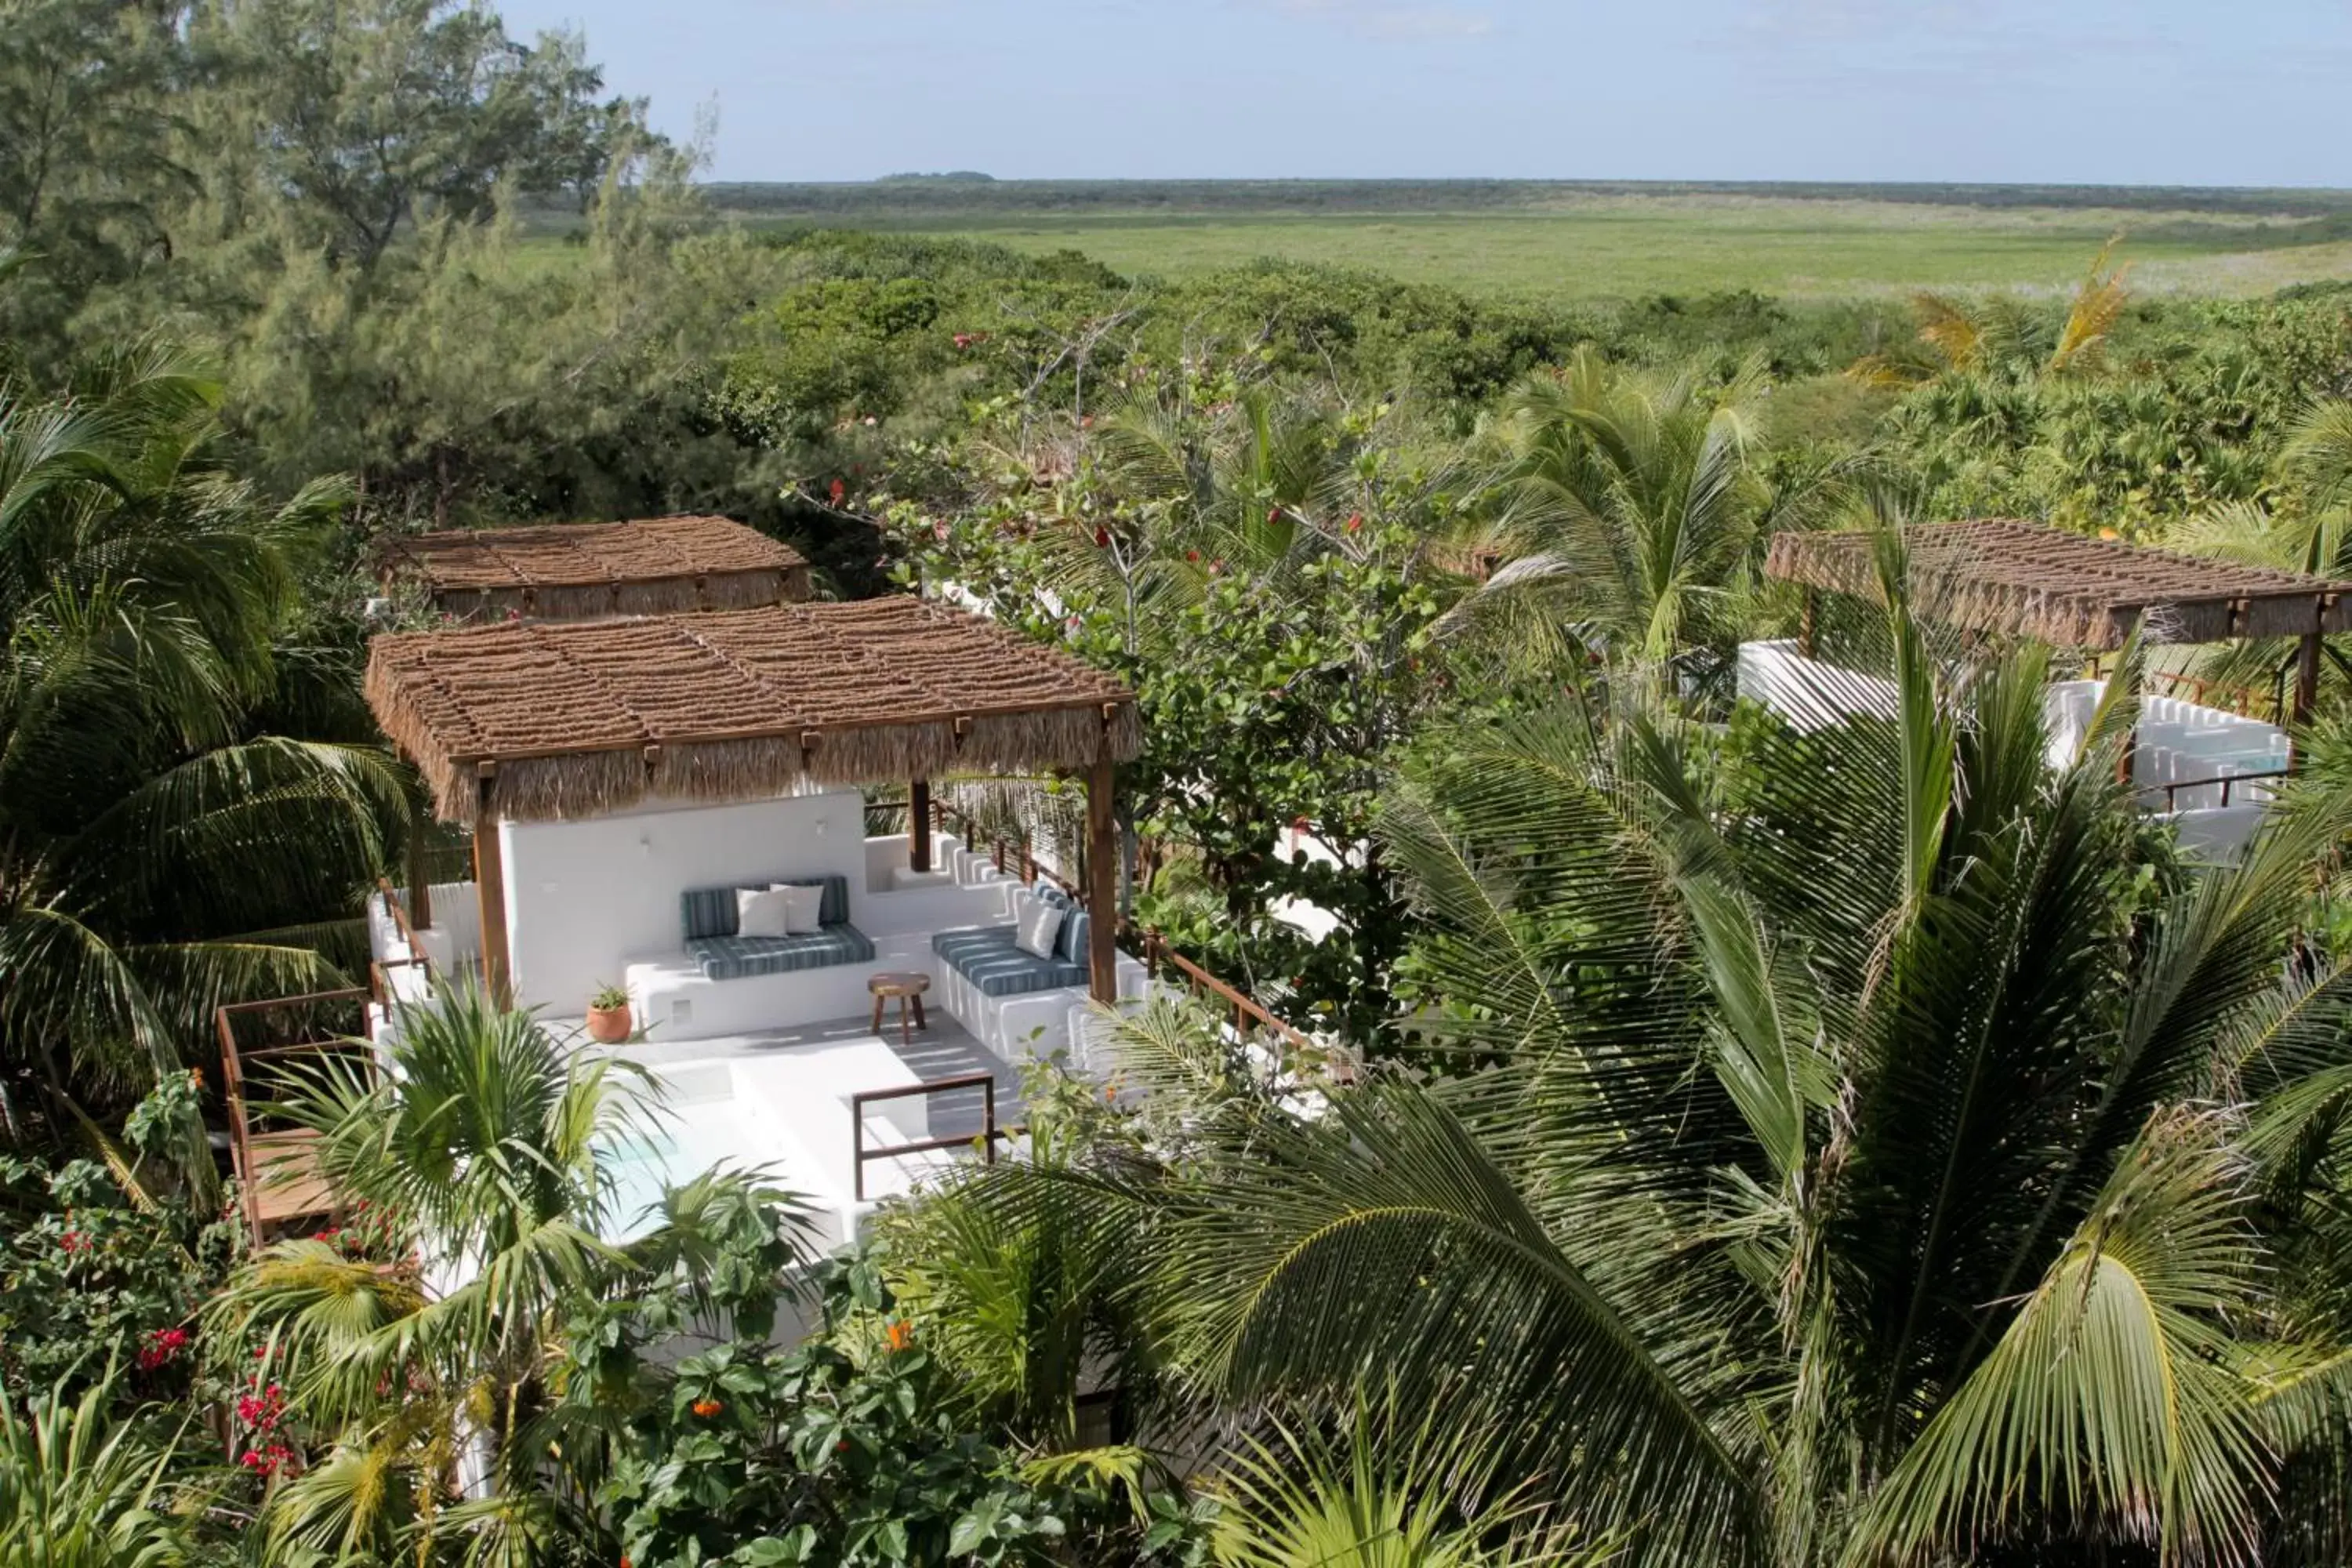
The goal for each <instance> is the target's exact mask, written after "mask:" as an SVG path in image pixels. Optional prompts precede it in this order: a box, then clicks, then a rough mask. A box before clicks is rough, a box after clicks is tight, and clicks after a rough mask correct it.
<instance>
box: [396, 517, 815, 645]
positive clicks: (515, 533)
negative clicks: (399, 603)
mask: <svg viewBox="0 0 2352 1568" xmlns="http://www.w3.org/2000/svg"><path fill="white" fill-rule="evenodd" d="M383 574H384V577H385V580H386V581H387V582H390V581H393V580H395V579H400V578H406V579H408V580H410V581H413V582H415V583H417V584H420V585H422V586H423V587H424V589H425V594H426V595H427V596H429V597H430V598H431V600H432V602H433V605H434V607H435V608H436V609H437V610H440V611H441V612H442V613H444V614H445V615H450V616H457V618H458V619H460V620H475V621H486V620H497V621H503V620H509V619H514V618H516V617H522V618H526V619H531V620H551V621H576V620H594V619H599V618H602V617H605V616H656V615H666V614H668V613H670V612H672V611H677V610H740V609H749V608H750V607H751V606H752V605H774V604H781V603H782V602H783V601H785V600H788V599H805V598H807V597H808V594H809V583H808V563H807V562H806V561H804V560H803V559H802V558H801V556H800V553H799V552H797V551H795V550H793V548H792V547H791V546H790V545H786V544H782V543H779V542H777V541H775V540H772V539H770V538H769V537H768V536H767V535H766V534H764V533H761V532H760V531H757V530H756V529H751V528H746V527H744V526H743V525H742V524H741V523H740V522H736V521H732V520H731V519H728V518H723V517H653V518H646V519H643V520H641V521H635V522H558V523H542V524H540V525H538V526H536V527H531V528H494V529H463V530H457V531H450V532H445V533H421V534H416V535H414V536H412V537H409V538H406V539H400V540H395V541H394V542H392V543H391V544H390V545H388V546H386V547H385V550H384V553H383Z"/></svg>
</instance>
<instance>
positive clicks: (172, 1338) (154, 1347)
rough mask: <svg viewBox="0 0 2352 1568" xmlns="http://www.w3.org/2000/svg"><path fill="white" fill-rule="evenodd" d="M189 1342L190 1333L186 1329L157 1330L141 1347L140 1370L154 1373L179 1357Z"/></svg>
mask: <svg viewBox="0 0 2352 1568" xmlns="http://www.w3.org/2000/svg"><path fill="white" fill-rule="evenodd" d="M187 1342H188V1331H187V1330H185V1329H157V1330H156V1331H154V1332H153V1333H151V1334H149V1335H148V1336H147V1342H146V1343H145V1344H143V1345H142V1346H140V1347H139V1370H140V1371H142V1372H153V1371H154V1370H155V1369H156V1368H157V1367H159V1366H162V1365H163V1364H164V1363H167V1362H169V1361H171V1360H172V1359H173V1357H175V1356H177V1355H178V1354H179V1353H180V1352H181V1351H182V1350H183V1349H184V1348H185V1347H186V1345H187Z"/></svg>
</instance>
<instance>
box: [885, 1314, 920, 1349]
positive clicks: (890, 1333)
mask: <svg viewBox="0 0 2352 1568" xmlns="http://www.w3.org/2000/svg"><path fill="white" fill-rule="evenodd" d="M883 1334H884V1337H885V1338H887V1339H888V1340H889V1342H890V1348H891V1349H892V1350H894V1351H902V1350H905V1349H906V1348H907V1347H908V1345H911V1344H913V1343H914V1342H915V1329H914V1325H913V1324H911V1323H908V1322H907V1321H903V1320H893V1321H892V1322H891V1324H890V1326H889V1327H888V1328H887V1329H885V1330H884V1331H883Z"/></svg>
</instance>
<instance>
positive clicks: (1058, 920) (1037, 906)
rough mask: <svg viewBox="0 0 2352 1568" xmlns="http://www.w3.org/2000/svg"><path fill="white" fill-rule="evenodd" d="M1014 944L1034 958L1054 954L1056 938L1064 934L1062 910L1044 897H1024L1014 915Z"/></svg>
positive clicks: (1047, 956)
mask: <svg viewBox="0 0 2352 1568" xmlns="http://www.w3.org/2000/svg"><path fill="white" fill-rule="evenodd" d="M1014 921H1015V925H1016V930H1015V931H1014V934H1013V946H1015V947H1017V948H1019V949H1020V950H1021V951H1022V952H1025V953H1027V954H1029V955H1030V956H1031V957H1033V958H1051V957H1053V956H1054V939H1055V937H1057V936H1059V935H1061V934H1062V911H1061V910H1057V909H1055V907H1054V906H1053V905H1051V904H1049V903H1047V902H1046V901H1045V900H1043V899H1024V900H1021V910H1020V913H1019V914H1018V915H1016V916H1015V917H1014Z"/></svg>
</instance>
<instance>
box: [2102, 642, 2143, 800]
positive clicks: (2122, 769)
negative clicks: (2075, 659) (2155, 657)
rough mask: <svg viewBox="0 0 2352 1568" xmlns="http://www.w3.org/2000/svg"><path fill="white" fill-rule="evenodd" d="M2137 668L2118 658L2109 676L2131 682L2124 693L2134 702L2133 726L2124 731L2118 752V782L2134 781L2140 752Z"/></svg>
mask: <svg viewBox="0 0 2352 1568" xmlns="http://www.w3.org/2000/svg"><path fill="white" fill-rule="evenodd" d="M2136 670H2137V665H2136V664H2130V663H2126V661H2125V660H2123V659H2121V658H2118V659H2116V672H2115V674H2113V675H2112V676H2109V677H2108V679H2110V680H2121V681H2126V682H2129V683H2130V684H2128V685H2126V687H2125V688H2124V695H2125V696H2126V698H2127V699H2129V700H2130V701H2131V704H2132V721H2131V728H2130V729H2128V730H2126V731H2124V744H2123V750H2122V751H2120V752H2117V753H2116V783H2117V784H2129V783H2131V782H2132V762H2133V760H2134V759H2135V758H2136V757H2137V756H2138V754H2139V720H2140V715H2139V685H2138V682H2137V679H2135V672H2136Z"/></svg>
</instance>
